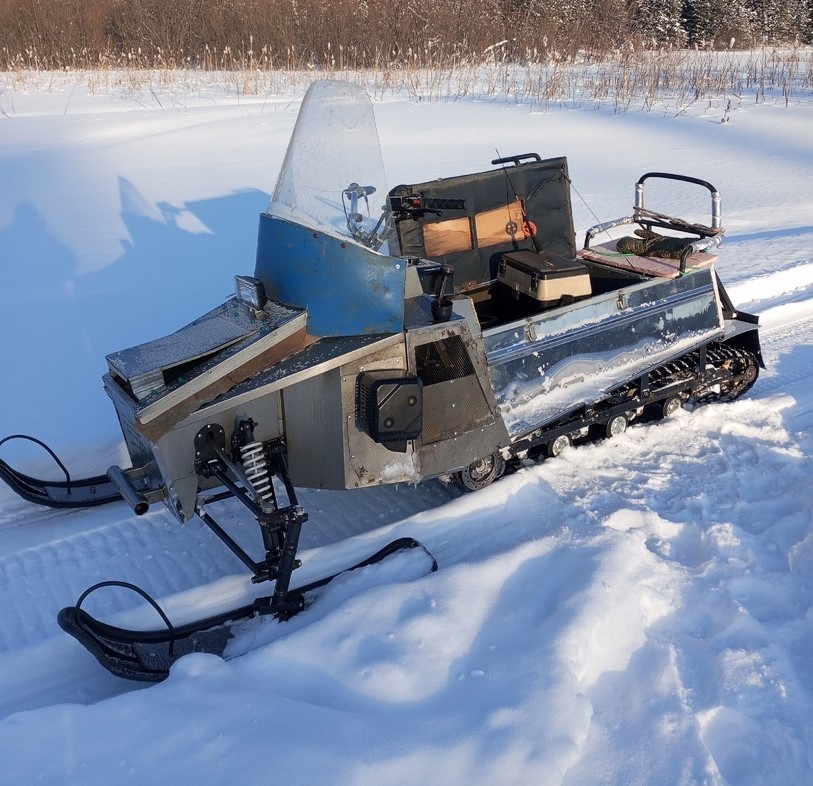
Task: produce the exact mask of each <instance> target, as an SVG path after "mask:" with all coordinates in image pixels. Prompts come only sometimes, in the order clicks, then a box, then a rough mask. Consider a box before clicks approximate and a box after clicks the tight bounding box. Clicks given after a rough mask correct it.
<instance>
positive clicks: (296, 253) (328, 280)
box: [254, 213, 406, 337]
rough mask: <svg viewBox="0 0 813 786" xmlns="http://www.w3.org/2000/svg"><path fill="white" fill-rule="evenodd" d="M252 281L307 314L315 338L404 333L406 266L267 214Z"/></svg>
mask: <svg viewBox="0 0 813 786" xmlns="http://www.w3.org/2000/svg"><path fill="white" fill-rule="evenodd" d="M254 275H255V276H256V277H257V278H259V279H260V280H261V281H262V282H263V284H264V285H265V290H266V294H267V295H268V297H270V298H273V299H274V300H278V301H280V302H282V303H285V304H286V305H288V306H295V307H296V308H306V309H307V310H308V332H309V333H310V334H311V335H314V336H320V337H321V336H357V335H367V334H373V333H398V332H400V331H401V330H403V329H404V289H405V285H406V262H405V260H403V259H400V258H397V257H389V256H383V255H381V254H376V253H374V252H373V251H370V250H369V249H367V248H364V247H363V246H359V245H357V244H356V243H354V242H353V241H352V240H349V239H348V240H342V239H341V238H338V237H333V236H332V235H327V234H324V233H322V232H319V231H317V230H314V229H309V228H308V227H305V226H302V225H300V224H295V223H292V222H290V221H285V220H284V219H281V218H277V217H276V216H270V215H268V214H266V213H263V214H262V215H261V216H260V231H259V238H258V241H257V265H256V268H255V271H254Z"/></svg>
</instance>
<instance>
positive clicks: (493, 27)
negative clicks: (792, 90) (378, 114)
mask: <svg viewBox="0 0 813 786" xmlns="http://www.w3.org/2000/svg"><path fill="white" fill-rule="evenodd" d="M812 42H813V0H435V2H433V3H429V2H426V0H0V68H13V67H39V68H48V69H59V68H71V67H83V68H87V67H105V66H115V67H121V66H126V65H128V64H129V65H133V66H137V67H155V66H162V67H179V66H191V67H203V68H237V67H240V68H255V67H256V68H283V67H288V68H308V67H311V68H313V67H315V68H320V67H329V68H340V69H344V68H347V69H353V68H371V67H385V68H397V67H399V66H414V67H419V68H421V67H433V66H438V65H440V66H444V67H445V66H448V65H450V64H452V63H454V62H465V63H469V64H471V63H489V62H529V61H531V62H543V61H551V60H573V59H575V58H577V57H584V56H588V57H590V56H594V57H602V56H605V55H607V54H609V53H612V52H613V51H617V50H619V49H621V48H625V47H626V48H630V47H634V48H636V49H649V48H652V49H654V48H660V47H689V48H703V49H714V48H716V49H731V48H736V49H741V48H754V47H758V46H764V45H771V46H774V45H784V44H809V43H812Z"/></svg>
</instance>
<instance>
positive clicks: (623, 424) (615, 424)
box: [604, 415, 629, 438]
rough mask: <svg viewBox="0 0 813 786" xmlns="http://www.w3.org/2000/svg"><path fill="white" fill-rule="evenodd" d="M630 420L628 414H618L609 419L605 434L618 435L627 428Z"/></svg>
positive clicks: (608, 435)
mask: <svg viewBox="0 0 813 786" xmlns="http://www.w3.org/2000/svg"><path fill="white" fill-rule="evenodd" d="M628 422H629V421H628V420H627V418H626V415H616V416H615V417H614V418H610V419H609V420H608V421H607V425H606V426H605V427H604V434H605V435H606V436H607V437H608V438H609V437H618V436H620V435H621V434H623V433H624V432H625V431H626V430H627V424H628Z"/></svg>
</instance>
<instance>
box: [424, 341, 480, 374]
mask: <svg viewBox="0 0 813 786" xmlns="http://www.w3.org/2000/svg"><path fill="white" fill-rule="evenodd" d="M415 365H416V367H417V370H418V376H419V377H420V378H421V380H422V381H423V384H424V385H425V386H426V385H436V384H438V383H439V382H448V381H449V380H452V379H460V378H461V377H467V376H469V375H470V374H474V367H473V366H472V364H471V360H470V358H469V355H468V353H467V352H466V347H465V345H464V344H463V339H462V338H461V337H460V336H450V337H449V338H444V339H441V340H440V341H434V342H432V343H431V344H421V345H420V346H418V347H415Z"/></svg>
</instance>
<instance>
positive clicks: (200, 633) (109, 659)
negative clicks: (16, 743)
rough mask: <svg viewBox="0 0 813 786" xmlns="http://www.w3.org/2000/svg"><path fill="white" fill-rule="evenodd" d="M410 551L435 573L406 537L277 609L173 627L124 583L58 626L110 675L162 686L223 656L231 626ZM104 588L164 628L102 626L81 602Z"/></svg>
mask: <svg viewBox="0 0 813 786" xmlns="http://www.w3.org/2000/svg"><path fill="white" fill-rule="evenodd" d="M411 549H420V550H421V551H422V552H423V553H424V555H425V556H426V559H427V566H428V570H427V573H432V572H434V571H436V570H437V567H438V565H437V562H436V561H435V558H434V557H433V556H432V555H431V554H430V553H429V551H428V550H427V549H426V547H425V546H424V545H423V544H422V543H420V542H419V541H417V540H415V539H413V538H408V537H406V538H399V539H398V540H394V541H392V542H391V543H389V544H387V545H386V546H384V548H382V549H380V550H379V551H377V552H376V553H375V554H373V555H372V556H370V557H368V558H367V559H365V560H363V561H362V562H359V563H357V564H355V565H353V566H352V567H349V568H346V569H345V570H342V571H339V572H338V573H334V574H332V575H331V576H326V577H325V578H322V579H319V580H317V581H313V582H311V583H309V584H305V585H303V586H301V587H298V588H297V589H293V590H289V591H288V592H287V594H286V596H285V600H284V601H283V602H282V603H275V602H274V598H273V597H262V598H258V599H256V600H255V601H254V602H253V603H250V604H247V605H245V606H241V607H239V608H236V609H232V610H230V611H225V612H222V613H221V614H217V615H214V616H211V617H207V618H205V619H202V620H198V621H197V622H192V623H188V624H186V625H179V626H174V625H172V623H171V622H170V620H169V619H168V617H167V616H166V614H165V613H164V612H163V610H162V609H161V608H160V607H159V606H158V604H157V603H156V602H155V601H154V600H153V599H152V598H150V597H149V596H148V595H147V594H146V593H145V592H144V591H143V590H141V589H139V588H138V587H135V586H133V585H130V584H125V583H124V582H102V583H101V584H97V585H95V586H94V587H91V588H90V589H88V590H86V591H85V592H84V593H83V594H82V595H81V597H80V598H79V600H78V601H77V604H76V606H69V607H67V608H64V609H62V611H60V612H59V615H58V616H57V621H58V622H59V626H60V627H61V628H62V630H64V631H65V632H66V633H69V634H70V635H71V636H73V637H74V638H75V639H76V640H77V641H79V643H80V644H82V645H83V646H84V647H85V648H86V649H87V650H88V651H89V652H90V653H91V654H92V655H93V656H94V657H95V658H96V660H97V661H99V663H100V664H101V665H102V666H104V668H105V669H107V670H108V671H109V672H111V673H112V674H115V675H116V676H118V677H123V678H125V679H130V680H138V681H141V682H160V681H161V680H164V679H166V677H167V676H168V675H169V670H170V668H171V667H172V664H173V663H175V661H177V660H178V659H179V658H182V657H183V656H184V655H188V654H189V653H192V652H206V653H211V654H214V655H219V656H223V653H224V651H225V649H226V645H227V643H228V642H229V640H230V639H231V638H232V626H233V625H234V624H235V623H237V622H240V621H242V620H248V619H251V618H253V617H257V616H263V615H269V614H270V615H273V616H275V617H277V618H279V619H288V618H289V617H291V616H293V615H294V614H296V613H297V612H298V611H301V610H302V609H304V608H305V607H306V606H307V605H309V603H310V602H311V600H312V598H311V597H307V596H310V595H312V593H314V592H315V591H316V590H318V589H320V588H322V587H324V586H325V585H327V584H328V583H329V582H331V581H332V580H333V579H335V578H336V577H337V576H341V575H343V574H346V573H349V572H351V571H354V570H358V569H359V568H364V567H367V566H368V565H374V564H376V563H379V562H382V561H383V560H385V559H386V558H387V557H390V556H392V555H393V554H396V553H398V552H401V551H409V550H411ZM103 586H124V587H127V588H129V589H132V590H134V591H136V592H138V593H139V594H140V595H142V597H144V598H145V599H146V600H147V601H148V602H149V603H150V604H151V605H152V606H153V608H155V609H156V611H157V612H158V613H159V615H160V616H161V618H162V619H163V621H164V624H165V628H163V629H160V630H149V631H137V630H128V629H126V628H118V627H115V626H113V625H109V624H107V623H105V622H101V621H100V620H97V619H96V618H95V617H93V616H91V615H90V614H88V613H87V612H86V611H85V610H84V609H82V608H81V604H82V601H83V600H84V599H85V598H86V597H87V596H88V595H89V594H90V593H92V592H93V591H95V590H96V589H99V588H101V587H103Z"/></svg>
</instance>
